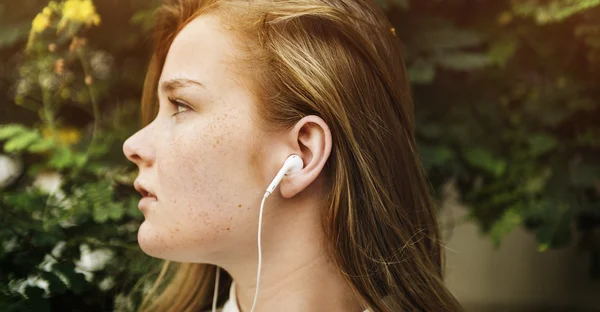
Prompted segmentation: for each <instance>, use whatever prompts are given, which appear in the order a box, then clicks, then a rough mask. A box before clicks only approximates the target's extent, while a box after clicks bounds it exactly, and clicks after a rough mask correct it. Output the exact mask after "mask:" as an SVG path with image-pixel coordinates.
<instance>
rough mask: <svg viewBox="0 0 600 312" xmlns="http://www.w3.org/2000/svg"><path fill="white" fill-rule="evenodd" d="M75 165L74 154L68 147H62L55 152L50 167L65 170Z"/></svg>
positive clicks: (49, 163)
mask: <svg viewBox="0 0 600 312" xmlns="http://www.w3.org/2000/svg"><path fill="white" fill-rule="evenodd" d="M72 164H73V152H72V151H71V149H69V148H68V147H64V146H63V147H60V148H57V149H55V150H54V153H52V156H51V157H50V160H49V161H48V165H50V166H51V167H53V168H56V169H64V168H67V167H69V166H71V165H72Z"/></svg>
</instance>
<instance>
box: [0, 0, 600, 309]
mask: <svg viewBox="0 0 600 312" xmlns="http://www.w3.org/2000/svg"><path fill="white" fill-rule="evenodd" d="M158 3H159V2H158V1H156V0H155V1H148V0H120V1H116V0H112V1H111V0H95V1H92V0H65V1H43V0H20V1H8V0H4V1H3V2H1V3H0V29H1V30H0V57H2V59H3V60H4V61H3V62H2V63H1V64H0V144H2V147H3V148H2V150H0V311H106V310H116V311H133V310H135V308H136V307H137V306H138V305H139V303H140V298H141V296H142V295H143V293H144V291H146V290H147V289H148V287H149V286H150V283H151V282H152V280H153V278H154V277H155V274H157V263H158V262H157V261H156V260H154V259H152V258H150V257H147V256H145V255H144V254H143V253H142V252H141V251H140V250H139V247H138V246H137V242H136V233H137V229H138V225H139V223H140V221H141V218H142V216H141V214H140V213H139V211H138V210H137V200H138V199H139V195H137V193H136V192H135V191H134V190H133V188H132V183H133V180H134V178H135V176H136V174H137V171H136V169H135V168H134V167H133V166H132V165H131V164H129V163H128V162H127V161H126V159H125V158H124V156H123V154H122V149H121V146H122V143H123V141H124V140H125V139H126V138H127V137H128V136H129V135H131V134H132V133H134V132H135V131H136V130H137V129H139V127H140V124H139V122H137V121H138V120H139V98H140V94H141V88H142V82H143V75H144V72H145V66H146V64H147V62H148V58H149V46H150V41H149V33H148V31H149V29H150V26H151V24H152V11H153V9H154V8H155V7H156V6H157V5H158ZM378 3H379V4H380V5H381V6H382V7H383V8H384V10H385V11H386V12H387V14H388V17H389V19H390V20H391V21H392V23H393V24H394V26H395V27H394V29H393V31H394V32H395V33H396V34H397V35H398V36H399V37H400V38H401V39H402V41H403V42H404V44H405V49H406V60H407V66H408V69H409V74H410V78H411V81H412V84H413V90H414V97H415V106H416V112H417V113H416V118H417V133H418V142H419V151H420V153H421V157H422V160H423V163H424V166H425V169H426V170H427V173H428V176H429V179H430V181H431V183H432V187H433V189H434V191H435V193H436V194H438V197H440V200H443V198H441V197H443V196H442V194H443V192H442V188H443V187H444V186H445V185H447V184H448V183H451V184H452V185H454V186H455V187H456V189H457V190H458V191H459V194H460V196H461V200H462V201H463V202H464V203H465V205H466V208H467V209H468V211H469V214H468V217H467V218H468V219H467V220H470V221H475V222H476V223H477V224H479V225H480V228H481V230H482V232H483V233H485V234H486V235H488V236H489V238H490V240H492V241H494V242H495V243H496V244H497V245H499V244H500V243H501V241H502V238H503V237H504V236H505V235H507V234H508V233H510V232H511V231H512V230H513V229H515V228H517V227H524V228H526V229H528V230H530V231H531V232H532V233H533V234H534V235H535V237H536V238H537V240H538V242H539V244H538V250H539V251H540V252H543V251H545V250H547V249H549V248H561V247H564V246H566V245H568V244H578V246H579V249H580V250H581V251H582V252H585V253H587V254H589V257H590V258H591V259H592V261H591V263H592V265H591V266H590V268H589V276H590V277H592V278H598V277H600V106H599V102H600V100H599V99H600V97H599V96H600V94H599V93H600V0H582V1H577V0H494V1H492V0H487V1H485V0H446V1H438V0H418V1H417V0H413V1H409V0H378Z"/></svg>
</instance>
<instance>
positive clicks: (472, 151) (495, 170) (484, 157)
mask: <svg viewBox="0 0 600 312" xmlns="http://www.w3.org/2000/svg"><path fill="white" fill-rule="evenodd" d="M463 155H464V156H465V158H466V160H467V162H469V163H470V164H471V165H473V166H475V167H477V168H479V169H483V170H485V171H487V172H489V173H491V174H493V175H494V176H500V175H502V174H503V173H504V171H505V170H506V162H505V161H504V160H502V159H500V158H498V157H496V156H494V155H493V154H492V153H491V152H490V151H488V150H485V149H482V148H478V147H473V148H468V149H465V150H463Z"/></svg>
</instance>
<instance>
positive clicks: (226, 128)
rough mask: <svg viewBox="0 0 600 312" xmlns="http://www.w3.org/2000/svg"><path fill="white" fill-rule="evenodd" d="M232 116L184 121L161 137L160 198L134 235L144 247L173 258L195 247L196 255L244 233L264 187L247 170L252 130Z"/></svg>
mask: <svg viewBox="0 0 600 312" xmlns="http://www.w3.org/2000/svg"><path fill="white" fill-rule="evenodd" d="M236 120H237V118H233V117H227V115H224V116H223V117H221V118H216V119H215V120H213V121H212V122H205V123H202V122H199V121H198V122H194V123H192V121H191V120H189V121H185V122H187V124H178V125H176V126H175V127H176V128H175V129H173V131H172V132H171V133H170V134H169V135H170V136H171V137H170V138H165V140H164V141H162V142H165V144H164V145H163V146H162V147H161V148H160V149H159V150H157V158H156V161H157V163H156V169H157V175H158V176H157V178H158V182H159V190H160V192H157V193H158V196H159V202H158V205H156V207H154V209H152V211H149V212H148V213H147V216H146V222H145V223H144V224H143V225H142V227H141V228H140V234H139V235H138V240H139V243H140V246H141V247H142V249H144V251H146V252H147V253H149V254H151V255H154V256H157V257H161V258H172V256H174V255H175V254H177V253H179V252H186V253H192V252H193V251H194V248H196V252H195V254H196V255H198V254H200V253H204V252H208V251H209V249H210V247H208V246H209V245H213V246H215V245H220V246H226V245H227V242H226V241H224V240H227V239H228V238H229V239H231V240H239V236H244V235H246V234H247V233H246V232H248V231H249V227H250V225H251V224H253V222H254V221H252V218H255V217H256V216H255V213H254V210H253V209H252V207H254V206H256V204H257V203H260V197H261V195H262V193H261V192H262V189H263V186H262V185H261V184H262V183H257V182H253V179H252V178H253V177H252V176H251V174H250V172H251V169H250V167H252V166H250V165H249V162H250V161H251V156H250V154H251V152H250V151H251V148H250V147H251V146H252V145H251V144H252V143H251V141H250V140H249V137H250V136H249V135H248V134H249V133H251V128H249V126H248V125H246V124H245V123H240V122H239V121H236ZM236 237H237V238H236ZM250 237H252V236H251V235H250ZM184 250H185V251H184ZM189 256H191V255H189ZM181 257H183V258H185V259H179V260H180V261H184V260H186V259H187V261H190V259H188V256H181ZM178 258H179V257H178Z"/></svg>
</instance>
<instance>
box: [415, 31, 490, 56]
mask: <svg viewBox="0 0 600 312" xmlns="http://www.w3.org/2000/svg"><path fill="white" fill-rule="evenodd" d="M483 42H484V39H483V36H481V35H480V34H479V33H478V32H476V31H473V30H467V29H457V28H454V27H452V26H446V27H442V28H436V29H427V30H425V31H421V32H419V33H417V34H416V35H415V39H414V40H413V42H411V43H412V44H411V48H412V49H413V50H418V51H429V52H434V53H441V52H442V51H444V50H445V51H448V50H457V49H462V48H469V47H474V46H478V45H480V44H482V43H483Z"/></svg>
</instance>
